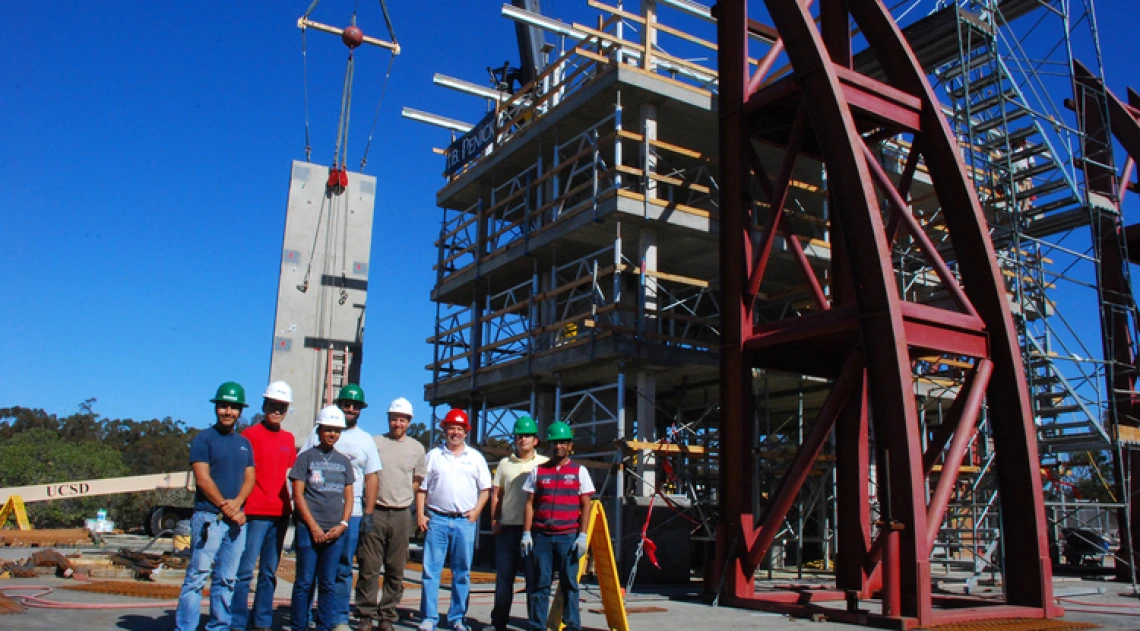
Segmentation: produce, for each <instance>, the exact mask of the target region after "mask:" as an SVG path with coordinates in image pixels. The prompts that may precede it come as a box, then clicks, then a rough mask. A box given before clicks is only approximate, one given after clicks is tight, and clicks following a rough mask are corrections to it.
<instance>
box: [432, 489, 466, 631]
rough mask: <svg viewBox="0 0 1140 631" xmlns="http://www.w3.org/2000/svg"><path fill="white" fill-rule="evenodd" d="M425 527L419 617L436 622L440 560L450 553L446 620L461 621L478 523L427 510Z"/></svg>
mask: <svg viewBox="0 0 1140 631" xmlns="http://www.w3.org/2000/svg"><path fill="white" fill-rule="evenodd" d="M428 515H429V516H430V517H429V520H428V529H427V534H426V535H424V572H423V592H422V596H421V598H420V616H421V617H422V618H423V619H424V620H430V621H431V622H432V624H437V623H438V622H439V575H440V574H441V573H442V571H443V561H444V559H445V558H446V557H447V556H448V555H450V556H451V609H449V610H448V612H447V622H448V624H450V625H455V623H457V622H463V616H465V615H466V614H467V595H468V593H469V592H470V591H471V558H472V557H473V556H475V535H476V533H477V532H478V524H475V523H473V522H471V521H470V520H468V519H467V518H466V517H462V516H460V517H448V516H447V515H441V514H439V513H436V512H434V511H430V512H429V513H428Z"/></svg>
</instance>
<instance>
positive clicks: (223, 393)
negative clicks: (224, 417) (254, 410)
mask: <svg viewBox="0 0 1140 631" xmlns="http://www.w3.org/2000/svg"><path fill="white" fill-rule="evenodd" d="M210 403H214V404H217V403H236V404H238V405H240V406H242V407H243V408H244V407H247V406H246V403H245V388H243V387H241V384H240V383H238V382H236V381H227V382H225V383H223V384H222V385H220V386H218V391H217V392H216V393H214V398H213V399H210Z"/></svg>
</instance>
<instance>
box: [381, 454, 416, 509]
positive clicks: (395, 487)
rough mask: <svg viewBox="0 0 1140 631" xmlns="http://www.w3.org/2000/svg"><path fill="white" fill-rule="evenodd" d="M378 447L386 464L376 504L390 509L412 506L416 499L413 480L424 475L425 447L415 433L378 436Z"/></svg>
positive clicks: (382, 460)
mask: <svg viewBox="0 0 1140 631" xmlns="http://www.w3.org/2000/svg"><path fill="white" fill-rule="evenodd" d="M376 450H377V451H378V452H379V453H380V461H381V462H383V463H384V469H383V470H382V471H380V474H379V481H380V484H379V489H378V492H377V493H376V503H377V504H379V505H381V506H384V507H387V508H405V507H407V506H411V505H412V502H413V501H414V500H415V491H414V489H413V487H412V480H413V478H422V477H424V469H425V466H424V446H423V445H421V444H420V441H418V440H416V439H414V438H412V437H411V436H404V440H392V439H391V438H388V437H387V436H377V437H376Z"/></svg>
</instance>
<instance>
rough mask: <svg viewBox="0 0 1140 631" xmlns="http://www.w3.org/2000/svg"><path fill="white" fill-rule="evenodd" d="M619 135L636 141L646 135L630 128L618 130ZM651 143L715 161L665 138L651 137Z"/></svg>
mask: <svg viewBox="0 0 1140 631" xmlns="http://www.w3.org/2000/svg"><path fill="white" fill-rule="evenodd" d="M618 135H619V136H621V137H622V138H623V139H625V140H633V141H636V142H645V135H644V134H639V133H637V132H633V131H629V130H628V129H622V130H618ZM649 145H650V146H651V147H656V148H657V149H664V150H666V151H670V152H672V153H676V154H678V155H682V156H685V157H686V158H694V159H696V160H705V161H709V162H712V161H713V158H710V157H708V156H706V155H704V154H703V153H701V152H699V151H694V150H692V149H688V148H686V147H682V146H680V145H675V144H673V143H669V142H665V141H664V140H652V139H651V140H650V141H649Z"/></svg>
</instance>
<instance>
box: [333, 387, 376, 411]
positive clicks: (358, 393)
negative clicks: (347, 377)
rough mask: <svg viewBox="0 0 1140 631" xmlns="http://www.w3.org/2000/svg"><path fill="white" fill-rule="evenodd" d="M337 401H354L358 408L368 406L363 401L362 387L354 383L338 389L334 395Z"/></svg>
mask: <svg viewBox="0 0 1140 631" xmlns="http://www.w3.org/2000/svg"><path fill="white" fill-rule="evenodd" d="M336 400H337V401H355V402H356V403H359V404H360V409H362V410H363V409H364V408H366V407H368V404H367V403H365V402H364V389H363V388H361V387H360V386H358V385H356V384H355V383H350V384H348V385H347V386H345V387H343V388H341V389H340V393H338V394H337V395H336Z"/></svg>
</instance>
